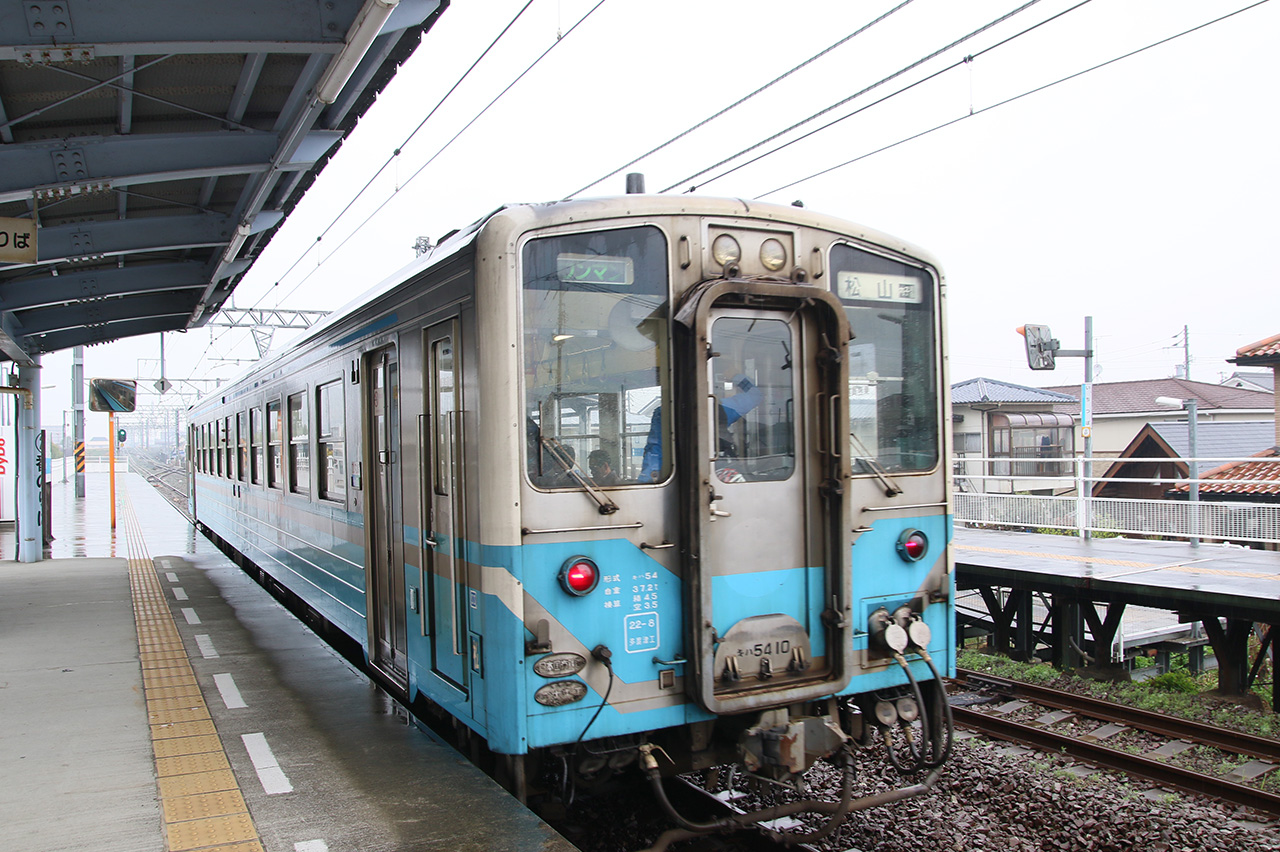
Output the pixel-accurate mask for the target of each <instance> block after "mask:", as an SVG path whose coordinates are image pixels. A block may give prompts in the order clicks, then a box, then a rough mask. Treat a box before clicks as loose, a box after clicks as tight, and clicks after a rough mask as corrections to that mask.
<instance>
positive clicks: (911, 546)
mask: <svg viewBox="0 0 1280 852" xmlns="http://www.w3.org/2000/svg"><path fill="white" fill-rule="evenodd" d="M928 552H929V537H928V536H926V535H925V534H924V533H922V532H920V530H903V531H902V535H900V536H898V555H899V556H901V557H902V558H903V559H905V560H907V561H908V562H919V561H920V560H921V559H923V558H924V555H925V554H926V553H928Z"/></svg>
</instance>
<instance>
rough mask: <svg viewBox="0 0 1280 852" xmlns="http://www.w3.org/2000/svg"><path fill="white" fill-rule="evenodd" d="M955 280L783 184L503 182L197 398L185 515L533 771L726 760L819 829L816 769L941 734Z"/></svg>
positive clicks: (947, 661)
mask: <svg viewBox="0 0 1280 852" xmlns="http://www.w3.org/2000/svg"><path fill="white" fill-rule="evenodd" d="M365 284H366V282H352V289H353V291H354V290H357V289H360V288H361V287H363V286H365ZM944 293H945V285H944V279H943V275H942V272H941V270H940V267H939V266H938V264H937V263H936V262H935V261H934V260H933V259H932V258H931V257H930V256H929V255H928V254H927V253H926V252H924V251H923V250H921V249H919V248H916V247H915V246H912V245H910V244H908V243H905V242H903V241H901V240H898V239H896V238H893V237H890V236H888V235H886V234H883V233H880V232H877V231H874V230H871V229H869V228H866V227H863V226H860V225H856V224H853V223H850V222H846V221H843V220H841V219H839V218H836V217H833V216H828V215H824V214H820V213H818V212H814V211H812V210H810V209H807V208H805V207H803V206H802V205H791V206H782V205H770V204H765V203H760V202H755V201H746V200H741V199H719V198H702V197H691V196H680V197H671V196H665V195H649V194H643V193H630V194H626V195H622V196H617V197H611V198H600V199H584V200H569V201H560V202H553V203H542V204H513V205H508V206H504V207H502V208H501V209H499V210H497V211H495V212H493V213H492V214H490V215H488V216H485V217H484V218H483V219H481V220H479V221H478V222H476V223H474V224H472V225H471V226H469V227H466V228H464V229H461V230H459V231H457V232H454V233H451V234H450V235H448V236H447V237H445V238H442V240H441V241H440V244H439V245H437V246H435V247H434V248H432V249H431V250H430V251H429V252H427V253H425V254H423V255H422V256H420V257H419V258H417V259H416V260H415V261H414V262H412V263H411V264H410V265H408V266H406V267H405V268H404V269H402V270H401V271H399V272H398V273H396V274H394V275H392V276H390V277H388V278H386V279H385V280H383V281H381V282H380V283H376V284H375V285H374V286H372V288H371V289H369V290H368V292H366V293H365V294H364V295H362V296H360V297H359V298H357V299H355V300H354V301H352V302H351V303H350V304H349V305H347V306H346V307H344V308H341V309H339V310H337V311H335V312H333V313H332V314H330V315H329V316H328V317H326V318H325V319H324V320H323V321H322V322H320V323H319V324H317V325H315V326H313V327H312V328H310V329H309V330H307V331H306V332H305V333H304V334H303V335H302V336H301V337H300V338H299V339H298V340H297V341H296V342H295V343H293V344H291V345H290V346H289V347H288V349H287V351H283V352H280V353H278V354H274V355H272V356H270V357H268V358H267V359H266V360H264V361H261V362H259V363H258V364H256V365H255V366H254V367H253V368H252V369H251V370H250V371H248V372H247V373H246V374H244V375H243V376H241V377H239V378H238V379H236V380H234V381H232V382H230V383H228V384H225V385H223V386H222V387H220V388H219V389H218V390H217V391H216V392H213V393H212V394H210V395H208V396H206V397H204V398H202V399H201V400H199V401H198V402H197V403H195V404H194V405H193V406H192V407H191V408H190V410H189V426H188V428H189V436H188V463H189V466H190V473H191V475H190V477H189V482H190V483H191V485H190V488H189V495H188V503H189V507H188V508H189V511H190V513H191V515H192V516H193V517H194V518H195V519H196V521H197V523H198V525H199V527H200V529H201V530H203V531H204V532H205V533H206V534H207V535H209V536H210V537H211V538H213V539H214V540H215V541H217V542H218V543H219V544H220V545H222V546H223V547H226V548H229V549H230V551H232V552H234V553H236V554H238V555H239V556H240V557H241V558H243V560H244V561H245V562H246V563H251V564H252V565H253V566H254V567H255V568H256V569H257V570H258V571H260V572H261V573H262V574H263V575H264V576H265V577H268V578H269V579H270V581H271V582H272V583H273V584H275V585H276V586H279V587H283V588H285V589H287V590H288V591H289V593H290V594H292V595H294V596H296V598H297V599H299V600H300V601H302V602H303V603H304V604H305V606H306V607H307V608H308V610H309V611H311V612H312V613H313V614H315V615H317V616H318V618H320V619H322V621H323V623H324V625H325V627H326V629H331V630H336V631H337V632H338V633H340V634H341V635H344V636H346V637H349V638H350V640H352V641H353V642H354V643H357V644H358V646H359V648H360V653H361V654H362V655H363V658H364V662H365V663H366V664H367V666H368V667H369V669H370V671H372V672H373V673H375V675H376V676H377V677H378V678H379V679H380V680H381V681H382V682H383V683H384V684H385V685H387V687H388V688H389V689H391V690H392V691H394V692H395V693H396V694H397V695H398V697H399V698H400V699H401V700H402V701H404V702H405V703H406V704H407V705H408V706H410V707H411V708H415V712H417V711H418V710H422V711H423V712H425V713H429V714H431V713H433V714H437V715H445V716H447V718H448V719H451V720H452V722H451V724H453V725H454V726H455V727H456V728H457V729H458V730H459V732H460V734H461V735H462V736H463V738H465V739H467V740H468V741H470V742H471V743H472V744H473V745H476V744H478V747H479V748H481V749H482V750H483V752H484V753H485V754H487V755H490V756H491V757H492V759H493V760H494V762H495V763H496V764H497V765H498V767H499V776H500V778H501V779H502V780H503V783H505V784H507V786H508V787H509V788H511V789H513V790H514V791H516V792H517V793H518V794H519V795H521V796H525V795H528V794H529V792H530V790H532V789H534V788H535V787H537V786H538V785H543V786H545V785H547V784H548V783H549V782H547V781H545V779H546V778H547V777H554V778H556V779H557V781H556V782H555V783H557V784H559V785H561V787H562V788H568V789H580V788H585V787H587V786H590V785H592V784H598V783H600V782H601V781H602V780H603V779H607V778H610V777H613V776H617V775H621V774H625V773H634V772H640V773H642V774H643V775H647V776H648V777H649V779H650V780H651V781H652V785H653V787H654V789H655V793H656V794H657V795H658V796H659V797H661V796H662V785H661V781H660V779H661V777H662V776H664V775H667V774H669V773H673V772H675V773H678V772H689V771H693V770H700V769H707V768H709V767H713V766H721V765H724V764H726V763H727V764H730V765H733V766H735V767H738V768H740V770H741V772H742V773H744V776H743V777H747V776H749V777H752V778H755V779H758V780H759V781H760V782H761V783H764V784H768V785H771V786H781V787H785V788H789V789H790V790H792V791H795V797H794V798H797V799H798V800H799V801H800V802H802V803H805V802H808V803H809V804H810V805H812V809H813V810H818V811H822V813H825V814H826V815H827V817H826V818H828V819H829V821H830V822H832V823H834V822H836V821H838V819H841V818H843V817H844V815H845V814H847V813H848V812H850V811H852V810H856V809H858V808H859V807H863V806H865V805H866V803H865V802H860V801H858V800H852V799H851V798H850V796H851V794H850V793H849V788H850V785H849V784H848V783H846V784H845V785H844V790H845V792H844V794H843V799H842V800H841V802H840V803H837V804H836V805H835V806H834V807H833V806H832V805H830V804H829V803H828V804H826V805H824V804H822V803H820V802H817V801H816V800H814V801H810V800H808V799H806V798H805V796H804V793H805V785H804V780H803V779H804V775H805V773H806V772H807V771H808V770H809V769H810V768H811V767H812V766H813V765H814V764H815V763H817V762H819V761H827V762H829V763H832V764H834V765H836V766H842V767H843V772H844V773H845V775H846V776H848V775H849V774H850V773H852V772H854V771H855V770H854V769H853V765H854V761H853V760H852V755H853V753H854V751H855V750H856V749H859V748H872V747H874V748H881V749H883V750H885V752H886V755H885V756H886V758H887V759H889V760H891V761H892V762H893V763H894V764H895V765H896V766H898V767H899V769H900V770H902V773H901V777H902V779H903V780H902V786H901V787H900V788H897V789H898V794H900V795H910V794H913V793H915V792H919V791H920V790H921V789H923V788H924V787H925V786H927V783H931V781H932V780H933V779H934V778H936V776H937V772H938V768H939V767H940V766H941V765H942V763H943V762H944V761H945V760H946V757H947V755H948V753H949V751H950V747H951V722H950V717H949V713H948V711H947V708H946V701H945V693H944V692H943V690H942V686H941V683H942V678H943V677H945V676H948V675H953V674H954V668H955V646H956V632H955V618H954V612H955V610H954V599H955V594H954V576H953V564H954V562H953V555H952V525H951V517H952V504H951V499H952V498H951V481H950V477H951V471H950V468H949V465H948V464H947V461H946V460H947V458H948V457H949V446H948V442H949V440H950V438H949V433H948V429H947V420H948V418H947V414H948V412H949V410H950V405H949V402H948V398H947V394H948V382H947V375H946V359H945V324H944V310H943V308H944V305H943V300H944ZM926 775H927V778H926V780H925V782H921V780H920V779H921V778H922V777H924V776H926ZM895 795H896V794H895ZM664 806H666V807H669V803H664ZM669 809H671V810H672V811H673V816H675V817H677V818H678V819H681V820H682V821H683V822H684V824H686V825H695V823H693V821H690V820H683V818H682V817H681V816H680V815H679V814H678V813H676V812H675V809H674V808H670V807H669Z"/></svg>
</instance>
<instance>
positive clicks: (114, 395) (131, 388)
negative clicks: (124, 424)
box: [89, 379, 138, 414]
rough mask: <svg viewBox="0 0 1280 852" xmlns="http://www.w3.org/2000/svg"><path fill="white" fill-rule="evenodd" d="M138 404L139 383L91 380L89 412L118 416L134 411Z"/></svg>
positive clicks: (120, 380)
mask: <svg viewBox="0 0 1280 852" xmlns="http://www.w3.org/2000/svg"><path fill="white" fill-rule="evenodd" d="M137 404H138V383H137V382H135V381H134V380H133V379H90V380H89V410H90V411H110V412H114V413H116V414H121V413H128V412H130V411H133V410H134V408H135V407H136V406H137Z"/></svg>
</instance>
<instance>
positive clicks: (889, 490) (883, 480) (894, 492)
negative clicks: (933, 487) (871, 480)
mask: <svg viewBox="0 0 1280 852" xmlns="http://www.w3.org/2000/svg"><path fill="white" fill-rule="evenodd" d="M849 437H850V438H851V439H852V440H853V443H854V444H855V445H856V446H855V447H854V449H855V450H857V452H858V456H857V458H858V461H860V462H862V463H863V464H864V465H866V467H867V470H869V471H871V473H872V474H873V475H874V476H875V478H876V479H878V480H880V485H881V487H882V488H884V496H886V497H897V496H898V495H899V494H901V493H902V488H901V487H900V486H899V485H898V483H896V482H894V481H893V479H892V477H890V476H889V472H888V471H887V470H885V469H884V466H883V465H881V464H880V461H879V460H878V459H877V458H876V457H875V456H873V455H871V452H870V451H869V450H868V449H867V446H866V444H864V443H862V441H860V440H859V439H858V436H857V435H854V434H853V433H850V434H849Z"/></svg>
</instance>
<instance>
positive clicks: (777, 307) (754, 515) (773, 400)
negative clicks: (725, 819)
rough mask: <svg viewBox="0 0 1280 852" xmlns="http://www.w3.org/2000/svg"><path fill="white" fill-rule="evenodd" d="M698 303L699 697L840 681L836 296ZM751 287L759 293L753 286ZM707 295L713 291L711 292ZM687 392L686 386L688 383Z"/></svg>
mask: <svg viewBox="0 0 1280 852" xmlns="http://www.w3.org/2000/svg"><path fill="white" fill-rule="evenodd" d="M720 286H721V288H723V289H728V290H730V291H732V289H733V288H734V287H744V288H748V289H750V290H751V291H752V292H751V295H750V296H747V297H746V298H743V297H740V296H739V295H738V294H736V293H735V294H733V295H732V296H731V297H730V298H728V299H723V300H720V301H719V302H717V301H711V300H710V299H709V300H708V301H710V305H709V306H708V305H707V304H705V303H704V305H703V306H702V309H701V310H700V311H699V312H698V316H697V320H696V325H695V335H694V338H693V339H695V340H698V341H705V347H703V346H699V347H698V348H697V349H696V350H695V352H693V353H691V354H692V355H693V358H694V360H693V362H692V363H693V367H692V369H694V370H696V371H699V373H700V375H698V376H697V378H696V380H695V381H694V382H692V383H691V384H690V385H687V387H689V388H690V389H691V391H692V393H693V394H694V398H693V399H691V400H690V401H689V402H690V403H691V405H690V406H689V409H687V410H691V411H692V413H694V414H695V417H696V423H695V425H696V429H695V431H694V434H695V435H696V436H697V441H696V443H695V445H694V446H693V447H691V448H689V449H686V450H685V451H684V452H685V455H684V456H683V457H684V458H685V460H686V461H685V466H684V470H685V471H686V475H688V474H692V476H693V477H694V479H693V481H692V482H691V483H690V484H689V486H688V491H687V493H688V494H689V495H690V496H691V498H692V499H691V501H690V503H689V504H688V505H690V507H691V512H692V515H691V516H690V518H691V521H692V527H693V530H694V533H695V540H696V542H695V553H696V559H695V560H694V561H693V563H692V564H691V565H690V567H691V569H692V574H693V577H694V583H693V586H692V588H693V590H694V591H695V598H694V600H693V605H692V607H691V613H690V615H691V616H692V617H693V618H694V619H695V621H694V624H696V625H700V626H701V629H698V630H696V631H695V648H696V651H697V653H696V654H695V656H696V657H697V658H698V664H697V666H696V669H697V674H696V678H695V680H696V682H697V689H698V694H699V698H700V700H701V701H702V703H703V704H704V706H706V707H707V708H708V709H711V710H716V711H720V712H737V711H744V710H748V709H751V708H752V707H753V706H754V704H755V703H757V702H775V701H777V700H778V698H779V693H787V694H788V695H789V696H791V697H793V698H794V699H797V700H802V699H804V698H810V697H818V696H821V695H825V694H830V693H831V692H834V691H837V690H838V689H840V688H841V687H842V686H843V685H844V683H847V679H848V674H847V671H846V669H847V663H846V662H845V660H846V656H847V655H846V652H845V645H846V643H847V641H848V638H849V634H848V632H847V623H848V618H847V616H846V615H845V613H846V611H847V607H848V577H849V573H848V560H847V557H846V556H845V554H844V551H847V547H844V546H843V543H844V542H847V541H848V531H847V529H846V527H847V525H848V524H847V521H845V520H844V516H845V514H846V510H845V507H844V504H843V502H842V499H843V498H842V495H843V487H842V484H841V483H842V482H843V480H844V479H845V478H846V477H845V476H844V470H846V469H847V459H846V458H842V455H843V456H844V457H847V455H848V454H847V452H844V453H843V454H842V443H841V441H840V436H841V435H842V434H844V432H845V431H847V423H848V420H847V408H848V406H847V403H846V402H845V400H846V398H847V390H846V388H845V386H846V385H847V379H845V378H844V376H845V375H846V373H847V368H846V367H844V366H843V363H844V360H845V359H844V358H843V352H844V351H845V347H846V346H847V340H845V339H843V338H842V337H841V335H844V336H845V337H847V328H848V326H847V324H845V323H844V318H843V314H842V312H841V311H840V310H839V306H838V304H832V302H834V300H828V299H823V298H818V299H804V298H802V297H800V296H799V295H793V294H794V293H795V288H791V292H790V293H787V292H786V291H785V290H783V291H781V292H782V293H785V295H784V296H780V295H779V292H778V291H777V287H779V286H783V287H785V286H786V285H766V284H758V285H752V284H749V283H741V282H724V283H722V284H721V285H720ZM755 291H759V292H755ZM711 299H714V296H712V297H711ZM686 392H688V391H686Z"/></svg>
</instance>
